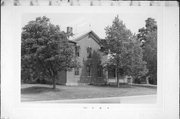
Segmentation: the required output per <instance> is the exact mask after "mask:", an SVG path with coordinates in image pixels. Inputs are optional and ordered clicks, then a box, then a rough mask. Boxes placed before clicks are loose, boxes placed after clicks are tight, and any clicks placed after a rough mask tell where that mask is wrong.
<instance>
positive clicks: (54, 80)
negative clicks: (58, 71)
mask: <svg viewBox="0 0 180 119" xmlns="http://www.w3.org/2000/svg"><path fill="white" fill-rule="evenodd" d="M53 89H56V78H55V76H54V77H53Z"/></svg>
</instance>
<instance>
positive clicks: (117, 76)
mask: <svg viewBox="0 0 180 119" xmlns="http://www.w3.org/2000/svg"><path fill="white" fill-rule="evenodd" d="M116 78H117V87H118V88H119V75H118V69H117V68H116Z"/></svg>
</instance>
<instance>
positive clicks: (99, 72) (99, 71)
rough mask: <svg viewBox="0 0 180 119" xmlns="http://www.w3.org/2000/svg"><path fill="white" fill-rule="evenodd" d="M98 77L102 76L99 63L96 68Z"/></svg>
mask: <svg viewBox="0 0 180 119" xmlns="http://www.w3.org/2000/svg"><path fill="white" fill-rule="evenodd" d="M97 73H98V77H102V66H101V65H99V66H98V69H97Z"/></svg>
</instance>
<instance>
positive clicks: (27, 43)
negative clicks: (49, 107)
mask: <svg viewBox="0 0 180 119" xmlns="http://www.w3.org/2000/svg"><path fill="white" fill-rule="evenodd" d="M76 66H77V62H76V60H75V58H74V55H73V49H72V47H71V44H70V43H69V42H68V39H67V34H66V33H65V32H64V31H61V30H60V27H59V26H57V25H56V26H55V25H53V24H51V23H50V20H49V18H47V17H45V16H43V17H38V18H36V19H35V20H33V21H30V22H29V23H28V24H27V25H25V26H24V27H23V28H22V34H21V69H22V75H25V76H26V78H28V77H29V78H33V79H38V78H41V77H47V78H49V79H50V80H52V81H53V88H55V84H56V78H57V74H58V72H59V71H62V70H64V71H67V70H71V69H72V68H73V67H76ZM26 78H23V77H22V79H26Z"/></svg>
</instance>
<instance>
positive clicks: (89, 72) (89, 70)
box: [86, 65, 91, 76]
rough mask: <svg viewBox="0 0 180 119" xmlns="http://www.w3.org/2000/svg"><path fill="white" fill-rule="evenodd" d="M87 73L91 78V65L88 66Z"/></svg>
mask: <svg viewBox="0 0 180 119" xmlns="http://www.w3.org/2000/svg"><path fill="white" fill-rule="evenodd" d="M86 71H87V76H91V66H90V65H87V67H86Z"/></svg>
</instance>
